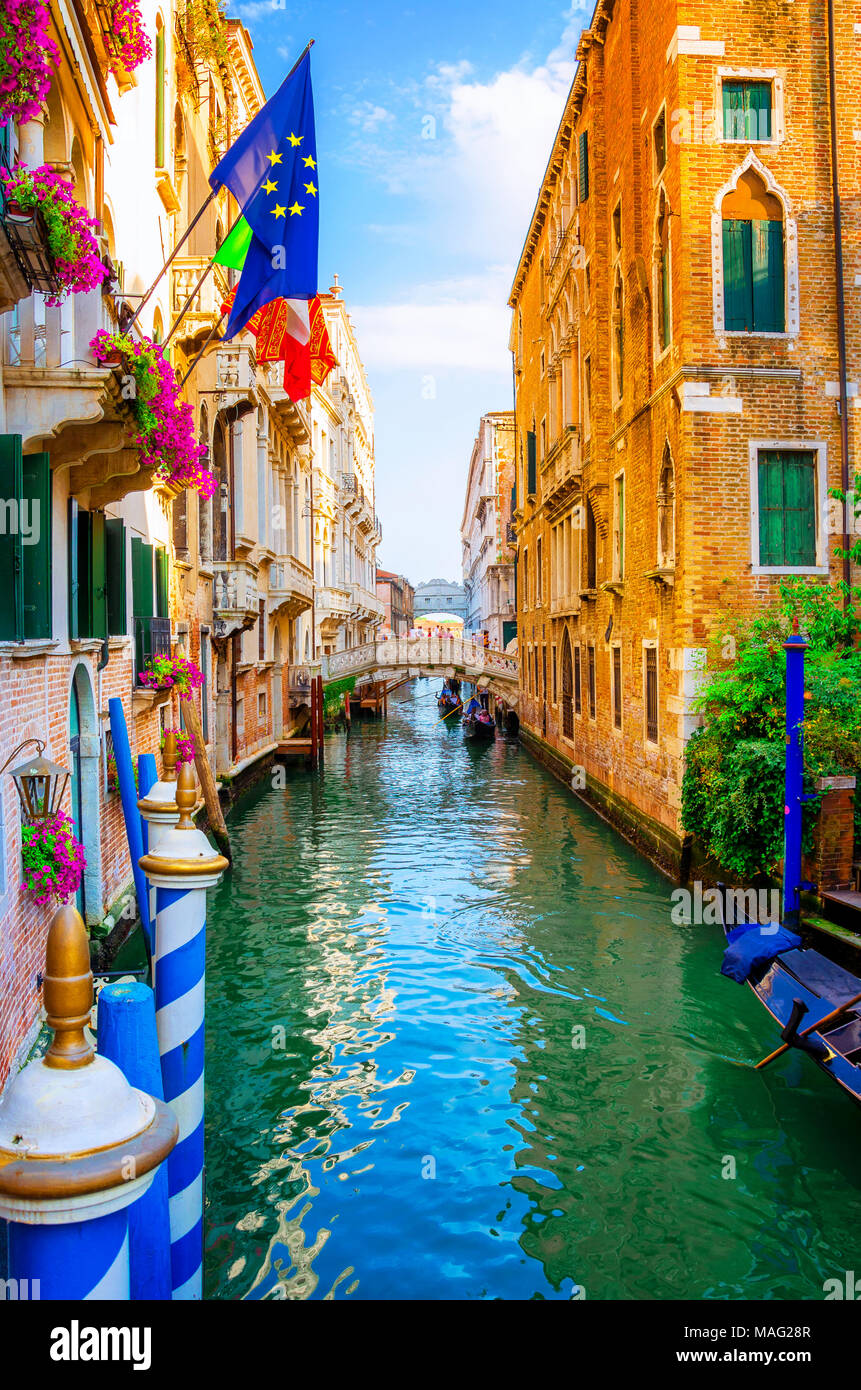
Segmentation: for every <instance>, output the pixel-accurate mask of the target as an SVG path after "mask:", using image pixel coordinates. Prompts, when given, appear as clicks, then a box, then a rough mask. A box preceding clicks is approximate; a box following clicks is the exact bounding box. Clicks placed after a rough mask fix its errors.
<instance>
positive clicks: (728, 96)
mask: <svg viewBox="0 0 861 1390" xmlns="http://www.w3.org/2000/svg"><path fill="white" fill-rule="evenodd" d="M773 105H774V103H773V94H772V84H771V82H769V81H765V82H752V81H749V80H745V81H734V80H728V79H726V78H725V79H724V82H723V138H724V140H736V141H740V142H741V143H743V144H748V145H749V144H756V143H757V142H763V141H767V140H771V132H772V128H773V124H774V123H773V119H772V111H773Z"/></svg>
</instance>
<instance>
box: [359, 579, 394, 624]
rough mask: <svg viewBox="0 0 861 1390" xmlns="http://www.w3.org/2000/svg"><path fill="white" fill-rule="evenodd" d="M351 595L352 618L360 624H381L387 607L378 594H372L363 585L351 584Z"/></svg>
mask: <svg viewBox="0 0 861 1390" xmlns="http://www.w3.org/2000/svg"><path fill="white" fill-rule="evenodd" d="M350 593H351V595H352V601H353V610H352V613H351V617H353V618H356V619H357V620H358V621H359V622H362V623H366V622H373V623H381V622H382V621H383V617H384V616H385V611H386V610H385V605H384V604H383V602H382V600H381V599H378V598H377V596H376V594H372V593H371V591H370V590H369V589H366V588H364V587H363V585H361V584H351V585H350Z"/></svg>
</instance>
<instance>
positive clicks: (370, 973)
mask: <svg viewBox="0 0 861 1390" xmlns="http://www.w3.org/2000/svg"><path fill="white" fill-rule="evenodd" d="M434 689H435V687H434V686H433V685H431V683H430V682H428V681H417V682H415V683H414V684H413V685H411V686H407V687H404V688H403V689H402V690H401V691H399V692H397V693H396V694H395V695H394V696H393V697H390V703H389V717H388V720H387V721H386V722H380V723H366V724H364V725H358V726H354V729H353V732H352V734H351V735H350V737H349V738H347V737H346V736H344V735H340V734H338V735H332V736H330V737H328V738H327V743H326V766H325V771H324V772H322V773H320V772H310V771H306V770H302V769H299V768H290V769H288V770H287V771H286V789H285V788H280V789H279V788H273V787H272V786H270V784H269V782H268V781H267V782H266V783H265V784H264V785H263V786H262V787H259V788H258V789H256V790H255V791H253V792H252V793H250V794H249V795H248V796H247V797H246V799H245V800H244V801H243V802H241V803H240V805H239V806H238V807H237V809H236V811H235V812H234V814H233V816H232V820H231V835H232V840H233V845H234V852H235V867H234V870H233V873H232V875H231V877H229V878H228V879H227V880H225V882H224V883H223V884H222V885H221V886H220V887H219V888H218V889H216V890H215V891H214V892H213V893H212V895H211V901H210V912H209V932H208V977H207V1087H206V1093H207V1140H206V1142H207V1172H206V1295H207V1297H214V1298H227V1299H238V1298H252V1299H257V1298H293V1299H306V1298H316V1299H320V1298H330V1299H331V1298H339V1299H343V1298H352V1299H425V1298H427V1299H498V1298H503V1299H506V1298H516V1299H523V1298H551V1299H571V1298H573V1297H583V1296H585V1297H586V1298H587V1299H611V1298H612V1299H629V1298H642V1299H665V1298H696V1299H700V1298H717V1299H736V1298H754V1299H769V1298H771V1299H785V1298H804V1299H821V1298H822V1297H823V1282H824V1281H825V1280H826V1279H829V1278H833V1277H837V1278H840V1279H842V1278H843V1275H844V1271H846V1270H850V1269H858V1268H859V1267H861V1265H859V1260H861V1248H859V1234H858V1233H859V1231H861V1162H859V1158H858V1141H859V1135H861V1118H859V1116H858V1115H857V1113H856V1111H855V1110H854V1109H853V1108H852V1106H851V1105H850V1104H849V1103H848V1102H847V1101H846V1100H845V1099H844V1098H843V1097H841V1096H840V1095H839V1094H838V1092H837V1088H836V1087H833V1086H829V1084H828V1081H827V1078H825V1077H823V1076H822V1075H821V1074H820V1073H819V1072H818V1070H817V1069H816V1068H815V1067H814V1066H813V1065H812V1064H811V1063H810V1062H809V1061H808V1059H806V1058H803V1057H800V1056H798V1055H797V1054H790V1055H789V1056H788V1058H786V1059H781V1061H780V1062H779V1063H777V1064H775V1065H774V1066H773V1067H772V1068H771V1069H770V1070H768V1071H767V1072H763V1073H759V1072H754V1071H753V1070H752V1069H751V1064H752V1063H753V1062H754V1061H756V1060H757V1059H758V1058H759V1057H761V1056H763V1055H764V1054H765V1053H767V1052H769V1051H771V1049H772V1047H773V1046H774V1045H775V1036H774V1031H773V1029H772V1028H771V1027H770V1026H769V1020H768V1018H767V1015H766V1014H765V1011H764V1010H763V1009H762V1007H761V1005H760V1004H759V1003H758V1002H757V1001H756V999H755V998H754V997H753V996H752V994H751V993H750V991H749V990H747V989H746V988H742V987H740V986H738V985H735V984H732V983H731V982H729V981H728V980H725V979H722V978H721V977H720V976H719V975H718V973H717V972H718V967H719V964H720V953H721V942H720V939H719V930H718V929H716V928H713V927H702V926H701V927H685V926H676V925H674V924H673V922H672V921H671V917H670V907H671V904H670V891H671V885H670V884H669V882H668V881H667V880H665V879H664V878H663V877H662V876H661V875H660V874H659V873H658V872H657V871H656V870H655V869H653V868H652V867H651V865H650V864H648V863H647V862H645V861H644V860H643V859H641V858H640V857H639V856H638V855H637V854H636V853H635V852H634V851H633V850H632V849H631V848H630V847H629V846H628V845H627V844H626V843H625V842H624V841H623V840H621V839H620V838H619V837H618V836H617V835H616V834H615V833H614V832H613V831H611V830H610V829H609V828H608V827H606V826H605V825H604V824H603V823H602V822H601V821H600V820H599V819H598V818H597V817H595V816H594V815H593V814H592V813H590V812H589V811H588V810H587V809H586V808H584V807H583V806H581V805H580V804H579V803H578V802H577V800H576V799H575V798H574V796H573V795H572V794H571V792H570V791H569V790H568V789H567V788H566V787H565V786H563V785H561V784H560V783H558V782H557V781H555V780H554V779H553V778H552V777H550V776H549V775H548V774H547V773H546V772H545V771H544V770H543V769H542V768H541V767H539V766H538V765H537V764H536V763H535V762H534V761H533V760H532V759H531V758H530V756H529V755H528V754H527V753H526V751H525V750H524V749H523V748H522V747H520V746H519V745H518V744H517V743H516V742H515V741H508V740H503V739H497V741H496V743H495V744H493V745H487V746H473V745H470V744H468V743H465V742H464V740H463V737H462V735H461V733H460V731H459V729H457V728H453V729H451V728H448V727H447V726H446V725H442V726H441V725H440V724H438V723H437V709H436V702H435V700H434V699H433V692H434ZM733 1172H734V1174H735V1176H732V1174H733Z"/></svg>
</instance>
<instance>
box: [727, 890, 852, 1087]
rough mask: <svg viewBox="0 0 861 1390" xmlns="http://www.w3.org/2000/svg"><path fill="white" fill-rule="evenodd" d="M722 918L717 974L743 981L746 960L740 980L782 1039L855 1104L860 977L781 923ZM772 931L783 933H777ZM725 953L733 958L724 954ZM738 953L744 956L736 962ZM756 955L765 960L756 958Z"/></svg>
mask: <svg viewBox="0 0 861 1390" xmlns="http://www.w3.org/2000/svg"><path fill="white" fill-rule="evenodd" d="M723 901H724V904H725V903H726V894H725V891H724V896H723ZM723 920H724V932H725V934H726V938H727V943H728V951H727V953H725V955H724V965H723V966H722V971H723V973H724V974H730V975H731V978H733V979H738V980H743V979H745V973H744V972H745V969H746V965H747V963H748V962H750V964H751V968H750V971H749V973H748V974H747V975H746V983H747V984H748V985H749V986H750V988H751V989H752V990H753V992H754V994H755V995H756V997H757V999H758V1000H759V1001H760V1003H761V1004H763V1005H764V1007H765V1008H766V1009H767V1010H768V1012H769V1013H770V1014H771V1016H772V1018H773V1019H774V1020H775V1022H776V1023H777V1024H779V1026H780V1030H781V1031H780V1037H781V1039H782V1040H783V1043H784V1044H786V1045H788V1046H789V1047H796V1048H799V1049H800V1050H801V1051H803V1052H806V1053H807V1054H808V1055H809V1056H810V1057H811V1059H812V1060H813V1061H814V1062H815V1063H816V1065H817V1066H818V1067H820V1068H821V1070H822V1071H824V1072H825V1073H826V1074H827V1075H828V1076H830V1077H831V1079H832V1081H836V1082H837V1084H838V1086H840V1087H841V1089H842V1090H844V1091H845V1092H846V1093H847V1094H848V1095H850V1096H851V1097H852V1099H853V1100H854V1101H856V1102H857V1103H858V1104H859V1105H861V978H859V977H858V976H857V975H853V974H852V973H851V971H849V970H844V968H843V967H842V966H841V965H837V964H836V963H835V962H834V961H832V960H829V958H828V957H827V956H824V955H823V954H822V953H821V951H817V950H815V949H814V948H813V947H805V946H803V945H802V944H801V938H800V937H799V936H796V935H795V934H794V933H792V932H787V930H786V928H785V927H781V928H779V929H777V930H776V929H775V928H774V927H770V928H765V929H761V928H760V927H759V926H758V924H757V923H755V922H743V923H741V924H739V925H727V922H726V911H725V910H724V913H723ZM778 930H779V931H780V932H781V933H783V935H781V936H778V935H777V931H778ZM794 943H798V944H794ZM784 944H785V946H786V949H783V950H779V954H776V955H775V954H774V948H775V947H778V948H780V947H781V946H782V945H784ZM733 948H734V949H733ZM730 952H731V953H732V957H733V958H734V959H733V960H729V959H728V956H729V953H730ZM740 953H745V954H746V956H747V958H748V960H747V961H745V962H743V963H741V964H740V965H739V963H738V959H737V958H738V956H739V954H740ZM760 954H768V955H770V956H771V959H766V960H763V961H761V962H758V956H759V955H760ZM733 964H735V965H736V967H737V968H736V972H735V973H732V966H733ZM728 966H729V967H730V968H728ZM819 1024H821V1025H822V1026H821V1028H820V1027H818V1026H817V1025H819ZM811 1025H812V1026H811ZM760 1065H762V1064H760Z"/></svg>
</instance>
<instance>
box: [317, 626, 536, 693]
mask: <svg viewBox="0 0 861 1390" xmlns="http://www.w3.org/2000/svg"><path fill="white" fill-rule="evenodd" d="M321 665H322V675H323V681H324V683H326V682H328V681H335V680H341V679H343V678H344V677H345V676H359V675H363V674H365V673H366V672H367V673H370V672H372V671H376V670H385V669H386V667H390V668H399V667H407V668H409V667H413V668H416V667H418V668H421V669H422V670H432V671H434V672H436V671H439V672H440V674H442V673H443V672H444V671H445V670H446V669H447V668H451V667H453V668H454V669H455V670H456V671H461V672H463V673H464V674H465V675H467V676H468V677H469V678H470V679H476V680H477V679H478V678H479V677H480V676H482V675H485V676H488V677H495V678H496V679H502V680H507V681H513V682H515V683H516V681H517V657H515V656H508V655H506V653H505V652H496V651H491V650H490V649H489V648H487V647H484V646H482V645H481V643H480V642H472V641H470V640H469V639H468V638H463V637H435V636H433V635H432V634H423V635H422V636H421V637H390V638H389V639H388V641H380V642H366V643H364V645H363V646H361V647H352V648H350V650H349V651H345V652H333V653H331V655H329V656H324V657H323V658H322V662H321Z"/></svg>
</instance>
